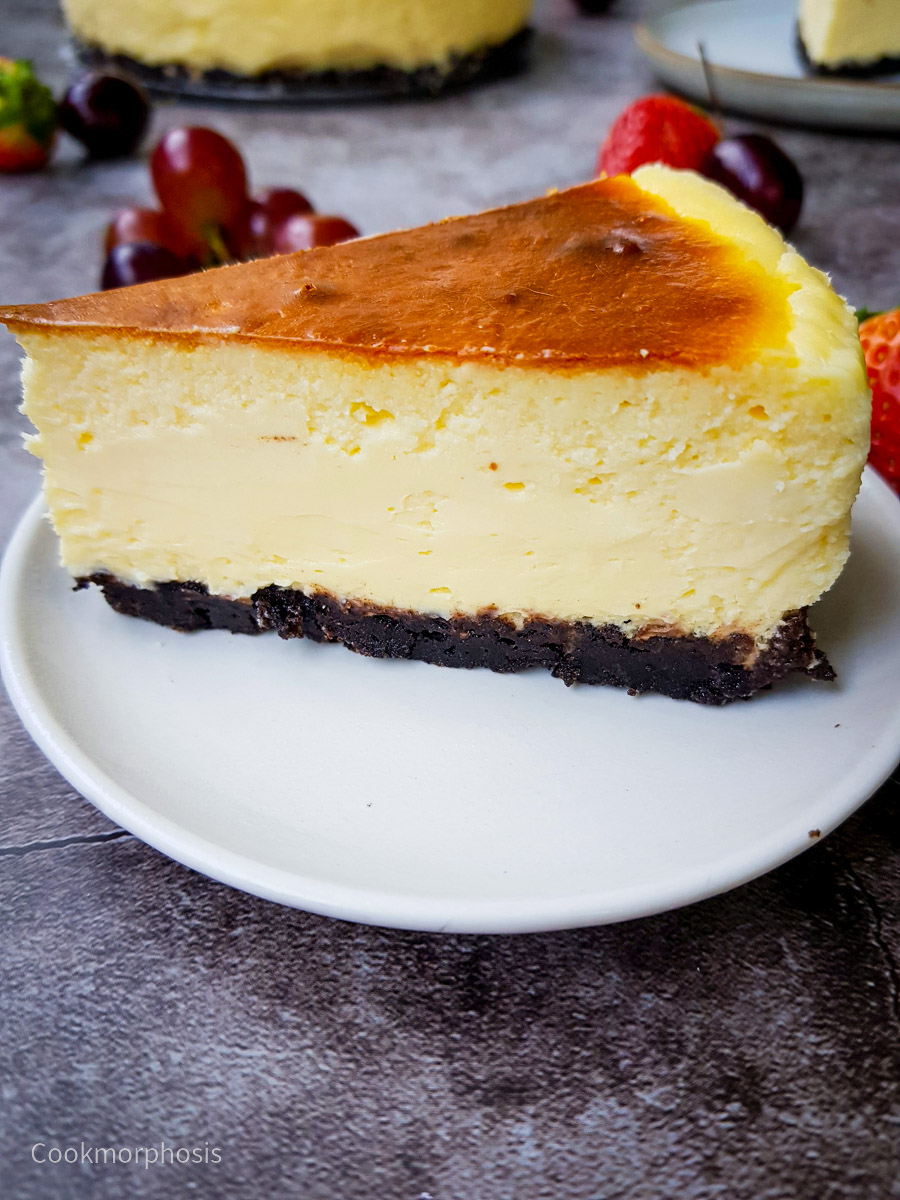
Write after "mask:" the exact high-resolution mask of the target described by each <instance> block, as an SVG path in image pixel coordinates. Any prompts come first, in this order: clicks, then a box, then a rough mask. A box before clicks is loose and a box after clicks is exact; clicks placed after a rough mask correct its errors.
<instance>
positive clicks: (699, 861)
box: [0, 472, 900, 933]
mask: <svg viewBox="0 0 900 1200" xmlns="http://www.w3.org/2000/svg"><path fill="white" fill-rule="evenodd" d="M42 511H43V509H42V502H41V500H40V499H38V500H36V501H35V502H34V504H33V505H32V506H31V507H30V508H29V510H28V511H27V513H26V514H25V516H24V517H23V519H22V521H21V523H20V525H19V528H18V530H17V532H16V534H15V537H14V538H13V541H12V542H11V543H10V546H9V550H8V551H7V554H6V557H5V559H4V563H3V567H2V572H0V667H2V671H3V677H4V679H5V681H6V685H7V687H8V689H9V693H10V696H11V697H12V701H13V703H14V704H15V706H16V708H17V709H18V711H19V714H20V716H21V717H22V720H23V721H24V723H25V725H26V727H27V728H28V730H29V732H30V733H31V735H32V736H33V737H34V739H35V741H36V742H37V743H38V745H39V746H40V747H41V749H42V750H43V751H44V752H45V753H46V754H47V756H48V757H49V758H50V760H51V761H52V762H53V763H54V764H55V765H56V767H57V768H58V769H59V770H60V771H61V772H62V774H63V775H64V776H65V777H66V778H67V779H68V780H69V781H70V783H72V784H73V786H74V787H76V788H77V789H78V790H79V791H80V792H81V793H82V794H83V795H84V796H86V797H87V798H88V799H89V800H91V801H92V802H93V803H94V804H96V805H97V806H98V807H99V808H100V809H101V810H102V811H103V812H104V813H106V815H107V816H108V817H109V818H110V819H111V820H113V821H115V822H117V823H118V824H120V825H123V826H124V827H125V828H126V829H129V830H131V831H132V832H133V833H135V834H137V836H138V837H140V838H143V839H144V840H145V841H146V842H149V843H150V844H151V845H152V846H155V847H157V849H159V850H161V851H163V853H165V854H168V855H170V856H171V857H172V858H175V859H177V860H178V861H180V862H182V863H186V864H187V865H188V866H190V867H194V868H195V869H197V870H199V871H202V872H204V873H205V874H207V875H211V876H212V877H213V878H214V879H219V880H222V881H224V882H225V883H229V884H232V885H234V886H235V887H239V888H243V889H244V890H245V891H249V892H254V893H256V894H257V895H260V896H265V897H267V898H269V899H272V900H277V901H279V902H280V903H283V904H291V905H295V906H297V907H299V908H304V909H309V910H311V911H314V912H319V913H325V914H328V915H330V916H336V917H345V918H349V919H352V920H357V921H365V922H369V923H372V924H379V925H394V926H400V927H405V928H411V929H431V930H454V931H469V932H498V933H499V932H511V931H525V930H539V929H553V928H564V927H567V926H574V925H587V924H595V923H600V922H606V921H620V920H623V919H625V918H628V917H638V916H642V915H645V914H648V913H652V912H656V911H660V910H663V909H667V908H672V907H675V906H677V905H680V904H687V903H689V902H690V901H693V900H699V899H701V898H702V897H705V896H709V895H712V894H714V893H716V892H721V891H724V890H726V889H727V888H730V887H734V886H735V885H736V884H739V883H742V882H744V881H745V880H748V879H751V878H753V877H754V876H756V875H759V874H760V873H761V872H763V871H766V870H768V869H769V868H770V867H774V866H775V865H776V864H778V863H780V862H783V861H784V860H785V859H788V858H790V857H791V856H792V855H794V854H797V853H798V852H799V851H800V850H803V849H804V848H805V847H806V846H808V845H810V844H811V842H812V841H814V840H815V839H816V837H817V835H818V834H821V835H824V834H826V833H828V832H829V830H831V829H833V828H834V826H835V825H836V824H837V823H838V822H840V821H842V820H843V819H844V818H845V817H846V816H848V814H849V813H850V812H852V811H853V809H855V808H856V807H857V805H859V804H860V803H861V802H862V801H863V800H865V799H866V797H867V796H869V795H870V794H871V793H872V792H873V791H874V790H875V789H876V788H877V787H878V786H879V784H880V783H881V782H882V781H883V780H884V779H885V778H886V777H887V775H888V774H889V773H890V771H891V769H892V768H893V766H894V764H895V761H896V759H897V757H898V754H900V690H898V688H897V678H898V675H900V606H898V604H897V602H896V597H897V596H898V595H900V504H898V502H897V498H896V496H894V495H893V494H892V493H891V492H890V490H889V489H888V488H887V486H886V485H885V484H884V483H882V482H881V481H880V480H879V479H878V478H877V477H875V476H874V475H873V474H872V473H871V472H867V473H866V476H865V478H864V482H863V488H862V492H861V494H860V498H859V500H858V502H857V507H856V510H855V514H854V535H853V555H852V558H851V560H850V564H849V565H848V567H847V569H846V571H845V572H844V574H843V575H842V577H841V579H840V581H839V582H838V584H837V585H836V586H835V587H834V589H833V590H832V592H831V593H829V595H828V596H827V598H826V599H825V600H824V601H822V602H821V603H820V604H819V605H817V606H816V608H815V610H814V613H813V626H814V628H816V629H817V630H818V632H819V635H820V643H821V645H822V646H823V647H824V648H825V649H826V651H827V653H828V654H829V656H830V657H831V659H832V662H833V663H834V666H835V667H836V669H837V671H838V674H839V681H838V683H836V684H833V685H826V684H816V683H814V682H812V681H810V680H807V679H804V678H797V679H794V680H789V681H785V682H783V683H782V684H781V685H779V686H777V687H776V688H774V689H773V690H772V691H770V692H763V693H761V694H760V695H758V696H757V697H756V698H754V699H753V700H752V701H751V702H750V703H736V704H732V705H729V706H727V707H725V708H703V707H700V706H698V705H695V704H691V703H688V702H679V701H675V700H668V699H665V698H664V697H661V696H643V697H640V698H634V697H630V696H628V694H627V693H625V692H622V691H618V690H615V689H612V688H602V687H598V688H591V687H574V688H568V689H567V688H566V687H565V686H564V685H563V684H562V683H560V682H559V681H558V680H555V679H553V678H551V677H550V676H549V675H547V674H544V673H529V674H524V675H519V676H511V675H494V674H491V673H490V672H488V671H451V670H439V669H438V668H436V667H433V666H428V665H426V664H424V663H413V662H391V661H383V660H382V661H377V660H373V659H365V658H361V657H359V656H357V655H355V654H351V653H350V652H349V651H347V650H344V649H343V648H341V647H339V646H323V645H316V644H314V643H306V642H285V641H281V640H279V639H278V638H276V637H274V636H270V637H258V638H248V637H240V636H234V635H231V634H228V633H224V632H214V633H200V634H193V635H185V634H178V633H174V632H172V631H170V630H166V629H161V628H159V627H157V626H154V625H150V624H147V623H145V622H142V621H136V620H132V619H130V618H128V617H123V616H119V615H117V614H116V613H114V612H113V611H112V610H111V609H110V608H108V607H107V606H106V604H105V602H104V601H103V599H102V597H101V596H100V594H99V593H98V592H96V591H95V590H94V589H91V590H90V591H82V592H75V591H73V590H72V586H71V580H70V578H69V576H68V575H67V574H66V572H64V571H63V570H62V569H61V568H60V567H59V566H58V565H57V549H56V539H55V536H54V534H53V532H52V530H51V529H50V527H49V525H48V524H47V523H46V522H45V521H44V520H42Z"/></svg>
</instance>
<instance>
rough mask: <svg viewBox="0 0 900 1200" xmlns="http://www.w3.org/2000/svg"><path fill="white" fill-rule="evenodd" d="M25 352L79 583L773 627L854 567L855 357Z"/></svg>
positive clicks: (27, 340)
mask: <svg viewBox="0 0 900 1200" xmlns="http://www.w3.org/2000/svg"><path fill="white" fill-rule="evenodd" d="M829 294H830V293H829ZM22 341H23V343H24V345H25V347H26V349H27V351H28V353H29V362H28V365H27V366H26V368H25V386H26V404H25V411H26V412H27V414H28V415H29V417H30V418H31V420H32V421H33V422H34V424H35V425H36V426H37V428H38V429H39V434H38V436H37V437H36V438H34V439H33V441H32V443H31V448H32V450H33V451H34V452H35V453H36V454H39V455H40V456H41V457H43V458H44V460H45V482H46V493H47V499H48V503H49V505H50V509H51V513H52V515H53V520H54V524H55V525H56V528H57V531H58V533H59V535H60V540H61V547H62V560H63V562H64V564H65V565H66V566H67V567H68V568H69V570H70V571H71V572H72V573H73V574H74V575H90V574H92V573H94V572H97V571H106V572H110V573H111V574H113V575H114V576H116V577H118V578H119V579H122V580H124V581H126V582H131V583H136V584H140V585H145V584H152V583H153V582H155V581H164V580H194V581H196V582H199V583H203V584H205V585H207V586H208V587H209V589H210V591H211V592H214V593H219V594H223V595H227V596H231V597H248V596H250V595H252V594H253V593H254V592H255V591H256V590H257V589H259V588H260V587H264V586H266V585H268V584H277V585H280V586H282V587H289V588H296V589H300V590H306V591H315V590H323V591H326V592H329V593H331V594H333V595H335V596H337V597H340V598H347V599H352V600H358V601H361V602H369V603H374V604H378V605H382V606H385V607H391V608H397V609H402V610H412V611H415V612H422V613H429V614H434V615H438V616H450V615H453V614H459V613H463V614H465V613H468V614H474V613H477V612H479V611H481V610H483V609H486V608H493V609H495V610H496V611H498V612H500V613H505V614H509V616H510V619H511V620H513V621H519V620H521V619H523V618H526V617H529V616H533V615H539V616H543V617H547V618H551V619H555V620H561V621H590V622H593V623H595V624H618V625H622V626H625V627H627V628H630V629H637V628H645V627H646V626H647V625H650V626H651V627H653V626H654V625H658V626H659V627H660V628H667V629H672V630H681V631H685V632H695V633H700V634H704V635H717V636H718V635H722V634H724V633H727V632H728V631H731V630H736V629H737V630H744V631H748V632H751V633H753V634H754V635H756V636H758V637H760V638H764V637H765V636H767V635H768V633H770V632H771V630H772V629H773V628H775V627H776V626H777V624H778V622H779V621H780V619H781V617H782V615H783V614H784V613H785V612H787V611H790V610H793V609H797V608H800V607H802V606H804V605H806V604H808V603H811V602H812V601H814V600H815V599H817V598H818V597H819V596H820V595H821V593H822V592H823V591H824V590H825V589H827V588H828V587H829V586H830V585H831V583H832V582H833V581H834V580H835V578H836V577H837V575H838V574H839V572H840V570H841V567H842V566H843V563H844V561H845V559H846V556H847V544H848V530H849V515H848V514H849V510H850V506H851V504H852V501H853V497H854V495H855V493H856V489H857V486H858V482H859V473H860V470H861V466H862V462H863V459H864V457H865V447H866V444H867V430H866V427H865V414H866V409H865V407H864V406H862V405H860V406H855V407H854V406H853V405H849V406H848V404H847V395H848V391H850V390H852V389H854V388H855V389H856V390H857V391H858V390H859V388H860V387H863V388H864V387H865V383H864V378H863V379H862V380H860V379H859V378H858V377H857V375H858V372H859V367H858V362H856V361H855V359H853V358H852V356H851V357H848V359H847V361H846V362H843V363H838V367H837V369H835V364H834V362H831V363H827V362H826V360H825V359H819V360H818V361H817V362H812V363H811V364H809V369H806V370H804V369H803V368H802V367H798V366H797V365H796V363H795V362H792V361H791V360H792V358H793V355H787V356H786V358H787V361H778V359H777V356H775V357H774V358H772V357H770V361H768V362H760V363H758V364H755V365H753V366H750V367H743V368H741V369H740V370H736V369H735V368H731V367H718V368H710V369H708V370H707V371H706V372H702V373H699V372H696V371H688V370H686V369H683V368H672V369H662V370H648V371H646V372H643V373H640V372H635V373H629V372H623V371H621V370H616V371H612V370H610V371H577V370H573V371H552V372H551V371H543V370H540V369H535V368H521V367H514V366H507V367H497V366H490V365H484V364H471V363H463V364H459V363H457V364H453V363H447V362H441V361H433V360H429V361H421V360H403V359H397V360H393V361H390V360H387V361H382V362H379V363H378V364H377V366H373V364H372V363H371V362H368V361H366V360H363V359H360V358H353V357H345V356H340V355H333V354H326V353H324V352H319V351H313V350H306V351H300V352H297V351H294V352H292V351H290V350H286V349H277V348H269V347H261V346H247V345H237V344H229V343H221V344H218V345H211V344H207V343H199V344H196V345H193V346H190V345H186V344H184V343H183V342H182V343H177V342H170V341H167V340H165V339H153V340H150V339H147V340H144V339H139V338H127V339H122V338H117V337H112V336H109V335H92V336H90V337H88V336H85V335H83V334H78V333H76V332H71V333H68V334H66V335H65V336H59V335H58V334H57V335H56V336H52V337H51V336H48V335H46V334H44V333H28V334H27V335H24V336H23V337H22ZM826 368H827V369H826ZM112 381H115V382H114V385H113V384H112ZM111 385H112V386H113V387H114V389H115V390H111ZM63 398H64V400H63ZM61 400H63V402H60V401H61Z"/></svg>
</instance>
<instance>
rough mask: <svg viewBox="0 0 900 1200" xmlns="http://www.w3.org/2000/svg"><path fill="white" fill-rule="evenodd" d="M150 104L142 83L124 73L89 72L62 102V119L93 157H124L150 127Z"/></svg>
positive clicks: (67, 130)
mask: <svg viewBox="0 0 900 1200" xmlns="http://www.w3.org/2000/svg"><path fill="white" fill-rule="evenodd" d="M149 115H150V106H149V104H148V103H147V97H146V95H145V94H144V91H143V89H142V88H141V87H139V86H138V84H136V83H134V82H132V81H131V80H130V79H125V78H124V77H123V76H121V75H100V74H97V73H95V72H89V73H88V74H87V75H82V76H81V78H80V79H76V80H75V82H74V83H73V84H72V86H71V87H70V88H69V90H68V91H67V92H66V94H65V96H64V97H63V99H62V103H61V104H60V106H59V123H60V125H61V126H62V127H63V129H65V131H66V132H67V133H69V134H71V135H72V137H73V138H76V139H77V140H78V141H79V142H81V143H82V145H84V147H85V148H86V149H87V152H88V154H90V156H91V157H92V158H122V157H123V156H124V155H126V154H130V153H131V151H132V150H134V148H135V146H137V144H138V142H139V141H140V140H141V138H142V137H143V134H144V130H145V129H146V128H147V118H148V117H149Z"/></svg>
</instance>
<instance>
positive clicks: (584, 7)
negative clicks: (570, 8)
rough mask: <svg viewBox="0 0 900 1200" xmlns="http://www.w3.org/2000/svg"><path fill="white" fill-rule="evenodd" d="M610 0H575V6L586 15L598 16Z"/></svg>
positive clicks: (607, 6)
mask: <svg viewBox="0 0 900 1200" xmlns="http://www.w3.org/2000/svg"><path fill="white" fill-rule="evenodd" d="M611 3H612V0H575V4H576V7H578V8H580V9H581V11H582V12H583V13H584V14H585V16H587V17H599V16H601V15H602V14H603V13H605V12H606V10H607V9H608V8H609V6H610V4H611Z"/></svg>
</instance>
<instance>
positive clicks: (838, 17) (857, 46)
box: [797, 0, 900, 75]
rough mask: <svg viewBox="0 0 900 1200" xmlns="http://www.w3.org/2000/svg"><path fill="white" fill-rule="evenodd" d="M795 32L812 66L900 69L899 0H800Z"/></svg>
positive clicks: (850, 70) (847, 70) (846, 70)
mask: <svg viewBox="0 0 900 1200" xmlns="http://www.w3.org/2000/svg"><path fill="white" fill-rule="evenodd" d="M797 31H798V34H799V41H800V49H801V54H802V56H803V58H804V59H805V61H806V62H807V63H808V64H809V66H811V67H812V69H813V70H815V71H819V72H823V73H837V74H850V75H868V74H876V73H879V72H885V71H900V0H800V7H799V11H798V16H797Z"/></svg>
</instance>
